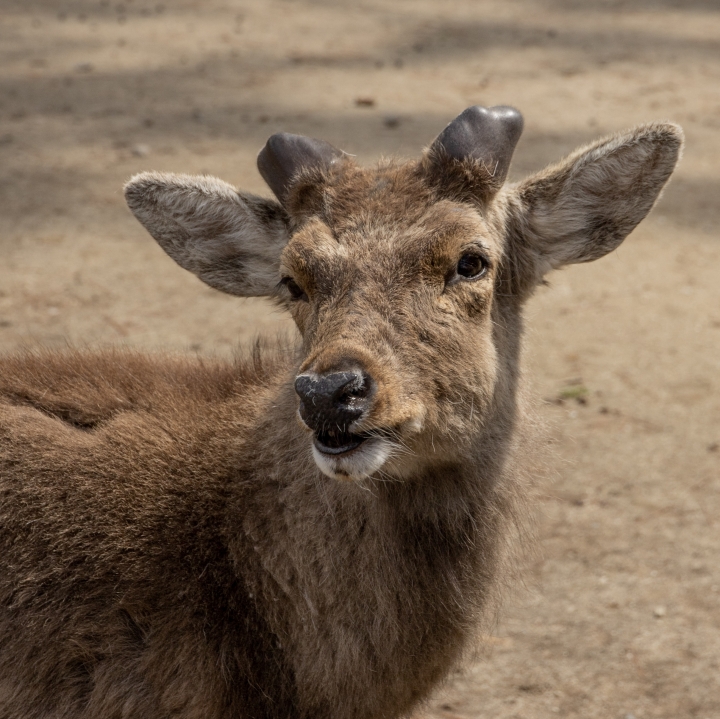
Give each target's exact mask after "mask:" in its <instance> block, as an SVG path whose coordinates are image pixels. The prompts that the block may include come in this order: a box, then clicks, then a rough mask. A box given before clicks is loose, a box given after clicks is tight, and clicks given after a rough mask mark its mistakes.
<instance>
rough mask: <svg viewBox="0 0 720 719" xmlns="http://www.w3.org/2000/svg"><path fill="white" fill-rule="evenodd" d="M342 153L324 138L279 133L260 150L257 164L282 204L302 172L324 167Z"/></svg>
mask: <svg viewBox="0 0 720 719" xmlns="http://www.w3.org/2000/svg"><path fill="white" fill-rule="evenodd" d="M343 154H344V153H343V152H342V151H341V150H338V149H337V148H335V147H333V146H332V145H331V144H330V143H328V142H325V141H324V140H316V139H314V138H312V137H304V136H303V135H291V134H290V133H288V132H279V133H277V134H276V135H273V136H272V137H270V139H269V140H268V141H267V143H266V144H265V147H263V149H262V150H260V154H259V155H258V158H257V166H258V170H259V171H260V174H261V175H262V177H263V179H264V180H265V182H267V184H268V187H270V189H271V190H272V191H273V193H274V194H275V197H277V198H278V200H280V202H281V203H283V204H284V203H285V202H286V201H287V199H288V193H289V191H290V187H291V185H292V182H293V180H294V178H296V177H297V176H298V175H299V174H300V173H301V172H302V171H305V170H309V169H313V168H318V169H327V168H329V167H330V166H331V165H332V164H333V163H335V162H337V161H338V160H339V159H340V158H341V157H342V156H343Z"/></svg>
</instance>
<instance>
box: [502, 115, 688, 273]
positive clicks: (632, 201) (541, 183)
mask: <svg viewBox="0 0 720 719" xmlns="http://www.w3.org/2000/svg"><path fill="white" fill-rule="evenodd" d="M682 144H683V133H682V130H681V129H680V127H679V126H678V125H674V124H671V123H653V124H649V125H641V126H640V127H637V128H635V129H634V130H631V131H630V132H627V133H622V134H617V135H613V136H611V137H606V138H604V139H601V140H598V141H596V142H594V143H592V144H590V145H587V146H585V147H581V148H580V149H578V150H576V151H575V152H574V153H573V154H572V155H570V156H569V157H567V158H566V159H565V160H562V161H561V162H559V163H558V164H557V165H553V166H551V167H549V168H547V169H546V170H544V171H543V172H540V173H539V174H537V175H534V176H532V177H530V178H528V179H527V180H525V181H524V182H522V183H520V184H519V185H518V186H517V187H516V188H514V191H513V194H514V200H513V204H515V202H516V201H519V203H518V205H516V209H517V215H516V218H515V219H516V220H519V227H517V230H518V233H519V234H520V235H522V240H520V241H521V243H522V244H523V245H524V248H525V249H526V250H527V249H529V250H530V251H531V252H532V254H534V256H535V268H536V273H537V277H536V279H541V278H542V276H543V275H544V274H545V273H546V272H547V271H548V270H550V269H554V268H556V267H560V266H562V265H566V264H571V263H576V262H590V261H591V260H596V259H598V258H600V257H603V256H604V255H606V254H607V253H608V252H611V251H612V250H614V249H615V248H616V247H617V246H618V245H619V244H620V243H621V242H622V241H623V240H624V239H625V237H627V235H628V234H630V232H631V231H632V230H633V229H635V227H636V225H637V224H638V223H639V222H640V220H642V219H643V218H644V217H645V215H647V213H648V212H649V211H650V209H651V208H652V206H653V204H654V203H655V201H656V199H657V198H658V196H659V195H660V192H661V190H662V188H663V186H664V185H665V183H666V182H667V181H668V179H669V177H670V175H671V173H672V171H673V169H674V168H675V165H676V164H677V161H678V159H679V157H680V152H681V150H682ZM513 214H515V213H513Z"/></svg>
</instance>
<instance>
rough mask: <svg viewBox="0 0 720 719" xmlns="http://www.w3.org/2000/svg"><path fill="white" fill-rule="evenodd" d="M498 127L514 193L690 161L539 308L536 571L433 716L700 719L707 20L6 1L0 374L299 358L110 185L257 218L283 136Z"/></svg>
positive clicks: (715, 0)
mask: <svg viewBox="0 0 720 719" xmlns="http://www.w3.org/2000/svg"><path fill="white" fill-rule="evenodd" d="M358 101H360V102H358ZM500 103H508V104H513V105H515V106H517V107H519V108H520V109H521V110H522V111H523V113H524V115H525V118H526V133H525V136H524V137H523V139H522V140H521V141H520V144H519V147H518V150H517V154H516V161H515V165H514V168H513V176H514V177H516V178H517V177H521V176H523V175H524V174H526V173H527V172H529V171H532V170H535V169H538V168H540V167H542V166H543V165H544V164H546V163H547V162H550V161H554V160H555V159H558V158H559V157H560V156H561V155H562V154H564V153H566V152H568V151H570V150H572V149H573V148H574V147H575V146H576V145H578V144H580V143H582V142H585V141H587V140H590V139H592V138H594V137H596V136H598V135H601V134H603V133H607V132H611V131H615V130H618V129H622V128H625V127H628V126H631V125H633V124H635V123H640V122H644V121H648V120H654V119H672V120H674V121H677V122H679V123H681V124H682V125H683V126H684V128H685V131H686V134H687V150H686V153H685V158H684V160H683V162H682V164H681V167H680V169H679V170H678V172H677V174H676V176H675V179H674V180H673V181H672V183H671V185H670V187H669V188H668V190H667V192H666V194H665V196H664V198H663V199H662V201H661V203H660V204H659V205H658V207H657V208H656V209H655V210H654V211H653V213H652V215H651V216H650V217H649V218H648V220H647V221H645V222H644V223H643V224H642V225H641V226H640V227H639V228H638V229H637V230H636V231H635V232H634V233H633V235H632V236H631V237H630V238H629V239H628V240H627V242H626V243H625V244H624V245H623V246H622V247H621V248H620V250H619V251H617V252H615V253H614V254H612V255H611V256H609V257H607V258H605V259H603V260H601V261H599V262H597V263H593V264H590V265H585V266H577V267H573V268H570V269H568V270H565V271H563V272H561V273H558V274H556V275H555V276H554V277H553V278H552V282H551V286H550V287H549V288H545V289H543V290H542V291H540V292H539V293H538V295H537V296H536V297H535V298H534V299H533V301H532V302H531V303H530V306H529V308H528V319H529V322H528V325H529V336H528V351H527V360H528V366H529V373H530V375H531V377H532V379H533V382H534V385H535V388H536V391H537V393H538V395H539V396H540V397H542V398H544V399H545V400H546V401H545V402H544V403H543V405H542V407H541V414H542V415H543V417H544V418H545V419H546V420H547V421H548V424H549V426H550V427H551V430H550V438H551V443H552V448H551V460H550V461H549V467H548V470H547V473H546V476H545V477H544V478H543V479H542V486H541V498H540V500H539V502H538V506H537V508H536V509H537V514H538V518H539V537H540V542H539V549H538V552H537V555H536V558H535V559H534V560H533V561H532V562H531V563H530V564H529V566H528V567H527V569H526V575H527V581H526V584H527V588H526V589H522V588H521V587H516V588H515V590H514V591H513V592H511V593H510V595H509V597H508V601H507V604H506V607H505V610H504V612H503V615H502V617H501V620H500V622H499V624H498V627H497V629H496V631H495V633H494V636H493V637H489V638H488V641H487V644H488V646H489V650H488V652H487V656H485V657H483V658H482V659H481V660H480V661H478V663H476V664H475V665H474V666H472V667H471V668H470V670H469V671H468V672H466V673H465V674H464V675H463V676H458V677H455V678H453V679H452V680H451V682H450V683H449V685H448V687H447V689H446V690H445V691H444V692H443V693H442V694H441V695H440V696H438V697H437V698H436V699H435V700H433V701H432V702H431V704H430V705H429V706H428V712H427V713H428V715H429V716H431V717H433V718H436V717H445V718H446V719H451V718H452V717H455V718H460V717H463V718H465V717H497V718H500V717H518V718H520V717H522V718H524V719H530V718H534V717H537V718H543V717H553V716H563V717H577V718H580V717H582V718H584V719H585V718H587V719H590V718H596V717H597V718H598V719H600V718H603V719H607V718H610V719H613V718H618V719H632V718H633V717H634V718H635V719H650V717H667V718H668V719H669V718H673V719H675V718H684V717H697V718H698V719H716V718H718V717H720V666H719V662H720V626H719V625H720V392H719V390H720V236H719V231H718V219H719V218H720V169H719V168H720V140H719V138H718V131H719V130H720V0H677V1H676V2H673V1H672V0H646V1H645V2H643V1H642V0H635V1H627V2H624V1H623V0H600V1H596V2H582V1H581V0H504V1H501V0H490V1H487V2H481V1H473V0H464V1H462V0H458V1H450V0H447V1H445V2H436V1H432V2H431V1H428V0H413V1H410V0H395V1H394V2H383V1H381V0H356V1H355V2H350V1H345V0H343V1H339V0H334V1H332V0H268V1H267V2H263V1H261V0H242V1H241V0H236V1H234V2H233V1H232V0H204V1H203V2H200V1H199V0H165V2H164V3H161V2H158V1H157V0H113V1H112V2H109V1H108V0H102V1H100V2H97V1H91V0H68V1H67V2H64V1H63V0H2V3H1V5H0V350H3V351H6V350H12V349H14V348H17V347H19V346H22V345H31V346H32V345H37V344H42V345H49V346H62V345H64V344H66V343H68V342H69V343H72V344H80V345H99V344H107V343H120V344H126V345H132V346H142V347H148V348H152V347H163V348H171V349H174V350H178V351H186V352H200V353H220V354H227V353H229V352H231V351H232V348H233V347H234V346H236V344H237V343H238V342H240V343H242V342H247V341H248V340H249V339H250V338H252V337H253V336H254V335H255V334H256V333H257V332H271V333H272V332H276V331H290V329H291V328H290V325H289V321H288V319H287V318H286V317H285V316H283V315H282V314H281V313H278V312H277V311H275V310H272V309H271V308H270V307H269V306H268V305H267V304H265V303H263V302H261V301H251V300H237V299H234V298H231V297H224V296H221V295H220V294H218V293H216V292H215V291H213V290H210V289H208V288H206V287H204V286H203V285H202V284H201V283H200V282H199V281H198V280H196V279H195V278H194V277H192V276H190V275H189V274H187V273H185V272H183V271H182V270H180V269H179V268H177V267H176V266H175V265H174V264H173V263H172V262H171V261H170V260H169V259H168V258H167V257H165V256H164V254H163V253H162V251H161V250H160V249H159V248H158V247H157V246H155V244H154V243H153V242H152V241H151V240H150V239H149V237H148V236H147V235H146V234H145V232H144V231H143V230H142V228H141V227H140V226H139V225H138V224H137V223H136V222H135V221H134V220H133V219H132V218H131V216H130V215H129V213H128V212H127V211H126V209H125V207H124V204H123V200H122V192H121V187H122V184H123V182H124V181H125V180H126V179H127V178H128V177H129V176H130V175H132V174H133V173H135V172H138V171H140V170H145V169H157V170H173V171H179V172H190V173H204V172H208V173H212V174H216V175H219V176H221V177H223V178H224V179H226V180H228V181H230V182H233V183H235V184H237V185H239V186H242V187H243V188H246V189H248V190H251V191H255V192H259V193H267V190H266V189H265V188H264V186H263V184H262V181H261V179H260V177H259V176H258V174H257V172H256V170H255V164H254V160H255V155H256V153H257V151H258V150H259V148H260V147H261V146H262V145H263V144H264V142H265V140H266V138H267V137H268V136H269V135H270V134H271V133H273V132H276V131H278V130H287V131H291V132H298V133H303V134H308V135H313V136H317V137H322V138H325V139H327V140H330V141H331V142H333V143H334V144H336V145H338V146H340V147H342V148H344V149H346V150H347V151H349V152H352V153H356V154H357V155H358V156H359V158H360V159H361V160H363V161H368V162H371V161H373V160H375V159H376V158H378V157H379V156H380V155H381V154H385V155H388V154H397V155H411V154H415V153H417V152H418V151H419V150H420V148H421V147H422V146H423V145H424V144H426V143H428V142H429V141H430V140H431V139H432V138H433V137H434V135H435V134H437V132H438V131H439V130H441V129H442V127H443V126H444V125H445V123H446V122H448V121H449V120H450V119H452V117H454V116H455V115H456V114H458V113H459V112H460V111H461V110H463V109H464V108H465V107H467V106H468V105H471V104H484V105H492V104H500ZM563 398H564V399H563Z"/></svg>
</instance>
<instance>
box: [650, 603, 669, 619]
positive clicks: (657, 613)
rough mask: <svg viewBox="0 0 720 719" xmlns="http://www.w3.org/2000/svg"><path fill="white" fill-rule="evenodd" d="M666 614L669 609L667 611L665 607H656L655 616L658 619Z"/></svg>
mask: <svg viewBox="0 0 720 719" xmlns="http://www.w3.org/2000/svg"><path fill="white" fill-rule="evenodd" d="M666 614H667V609H665V607H663V606H659V607H655V609H653V615H654V616H655V617H656V618H657V619H660V618H661V617H664V616H665V615H666Z"/></svg>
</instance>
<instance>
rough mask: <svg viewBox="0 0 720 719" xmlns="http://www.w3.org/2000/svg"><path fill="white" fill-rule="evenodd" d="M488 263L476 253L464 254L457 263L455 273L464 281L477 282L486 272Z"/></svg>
mask: <svg viewBox="0 0 720 719" xmlns="http://www.w3.org/2000/svg"><path fill="white" fill-rule="evenodd" d="M488 267H489V263H488V261H487V260H486V259H485V258H484V257H483V256H482V255H480V254H478V253H477V252H465V253H464V254H463V255H462V256H461V257H460V259H459V260H458V263H457V268H456V269H455V271H456V272H457V273H458V275H459V276H460V277H463V278H464V279H466V280H477V279H479V278H480V277H482V276H483V275H484V274H485V273H486V272H487V271H488Z"/></svg>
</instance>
